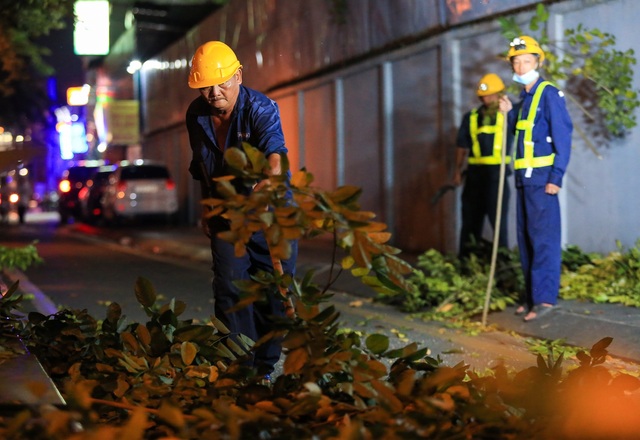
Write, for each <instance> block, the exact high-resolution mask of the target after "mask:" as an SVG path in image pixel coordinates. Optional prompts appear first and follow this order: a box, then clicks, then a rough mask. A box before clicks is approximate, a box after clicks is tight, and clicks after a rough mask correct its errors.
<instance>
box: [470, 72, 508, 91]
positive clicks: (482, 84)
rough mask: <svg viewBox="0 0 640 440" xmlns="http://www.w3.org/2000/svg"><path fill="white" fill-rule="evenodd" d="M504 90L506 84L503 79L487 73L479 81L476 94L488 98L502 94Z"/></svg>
mask: <svg viewBox="0 0 640 440" xmlns="http://www.w3.org/2000/svg"><path fill="white" fill-rule="evenodd" d="M503 90H504V83H503V82H502V79H500V77H499V76H498V75H496V74H495V73H487V74H486V75H485V76H483V77H482V78H480V81H478V88H477V89H476V94H477V95H478V96H488V95H493V94H495V93H500V92H502V91H503Z"/></svg>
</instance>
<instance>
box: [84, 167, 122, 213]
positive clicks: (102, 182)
mask: <svg viewBox="0 0 640 440" xmlns="http://www.w3.org/2000/svg"><path fill="white" fill-rule="evenodd" d="M115 169H116V167H115V165H104V166H101V167H99V168H98V169H97V170H95V171H94V173H93V175H92V176H91V178H89V180H87V182H86V184H85V186H84V188H82V189H81V190H80V192H79V193H78V200H79V202H80V209H81V211H82V220H83V221H85V222H87V223H89V224H94V223H97V222H99V221H101V219H102V216H103V207H102V198H103V196H104V191H105V188H106V187H107V185H109V176H111V174H112V173H113V171H114V170H115Z"/></svg>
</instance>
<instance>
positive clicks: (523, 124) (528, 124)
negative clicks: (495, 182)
mask: <svg viewBox="0 0 640 440" xmlns="http://www.w3.org/2000/svg"><path fill="white" fill-rule="evenodd" d="M548 85H551V83H550V82H549V81H543V82H541V83H540V85H539V86H538V88H537V89H536V92H535V93H534V94H533V100H532V101H531V107H530V108H529V114H528V115H527V119H521V118H522V107H521V108H520V112H519V114H518V122H517V123H516V146H517V145H518V141H519V139H520V132H521V131H522V132H524V140H523V143H524V148H523V157H522V158H519V159H516V160H515V161H514V163H513V167H514V169H516V170H520V169H523V168H542V167H548V166H551V165H553V160H554V158H555V154H550V155H549V156H540V157H535V154H534V143H533V126H534V120H535V118H536V113H537V112H538V106H539V104H540V98H541V97H542V91H543V90H544V89H545V87H547V86H548ZM516 150H517V148H516Z"/></svg>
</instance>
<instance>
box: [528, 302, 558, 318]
mask: <svg viewBox="0 0 640 440" xmlns="http://www.w3.org/2000/svg"><path fill="white" fill-rule="evenodd" d="M555 308H556V306H544V305H542V304H536V305H535V306H533V308H532V309H531V310H530V311H529V313H527V314H526V315H525V317H524V321H525V322H529V321H533V320H535V319H540V318H542V317H543V316H545V315H548V314H549V313H551V312H552V311H553V310H555Z"/></svg>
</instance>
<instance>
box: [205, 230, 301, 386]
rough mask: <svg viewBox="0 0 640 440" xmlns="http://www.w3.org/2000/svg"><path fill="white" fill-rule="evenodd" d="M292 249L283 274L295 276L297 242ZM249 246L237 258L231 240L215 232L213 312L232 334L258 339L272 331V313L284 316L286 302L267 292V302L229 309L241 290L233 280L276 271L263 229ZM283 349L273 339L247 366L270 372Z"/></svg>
mask: <svg viewBox="0 0 640 440" xmlns="http://www.w3.org/2000/svg"><path fill="white" fill-rule="evenodd" d="M291 248H292V252H291V257H290V258H288V259H287V260H283V261H282V266H283V270H284V273H286V274H291V275H292V276H293V275H294V274H295V263H296V259H297V256H298V242H297V241H295V240H294V241H292V242H291ZM246 249H247V252H246V253H245V255H244V256H242V257H236V256H235V253H234V245H233V244H232V243H229V242H227V241H224V240H222V239H220V238H218V237H217V236H216V235H215V234H212V237H211V253H212V256H213V267H212V268H213V298H214V311H215V316H216V318H218V319H219V320H221V321H222V322H223V323H224V324H225V325H226V326H227V327H228V329H229V331H230V332H231V334H235V335H237V334H243V335H245V336H247V337H249V338H250V339H252V340H253V341H258V340H259V339H260V338H261V337H263V336H264V335H266V334H268V333H269V332H270V331H271V330H272V328H271V318H272V317H273V316H284V314H285V311H284V303H283V301H282V299H281V298H282V297H281V296H280V293H279V292H277V291H274V292H273V293H269V294H268V295H267V298H266V299H265V301H257V302H254V303H252V304H250V305H248V306H246V307H244V308H241V309H239V310H237V311H233V312H228V310H229V309H230V308H232V307H233V306H235V305H236V304H237V303H238V300H239V298H240V291H239V289H238V287H236V286H235V285H234V284H233V282H234V281H236V280H247V279H249V278H250V276H251V275H254V274H256V273H257V272H258V271H260V270H262V271H267V272H273V265H272V263H271V256H270V253H269V247H268V245H267V242H266V240H265V237H264V234H263V233H262V232H255V233H254V234H253V235H252V237H251V240H250V241H249V243H248V244H247V246H246ZM281 352H282V345H281V340H277V339H271V340H269V341H267V342H266V343H264V344H262V345H261V346H260V347H258V348H257V349H256V351H255V352H254V353H253V357H252V359H251V360H250V361H249V362H248V365H250V366H253V367H255V368H256V369H257V370H258V372H259V373H260V374H267V373H271V371H273V366H274V365H275V363H276V362H278V360H279V359H280V354H281Z"/></svg>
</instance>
